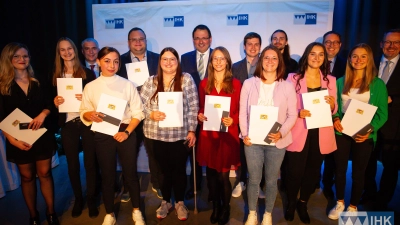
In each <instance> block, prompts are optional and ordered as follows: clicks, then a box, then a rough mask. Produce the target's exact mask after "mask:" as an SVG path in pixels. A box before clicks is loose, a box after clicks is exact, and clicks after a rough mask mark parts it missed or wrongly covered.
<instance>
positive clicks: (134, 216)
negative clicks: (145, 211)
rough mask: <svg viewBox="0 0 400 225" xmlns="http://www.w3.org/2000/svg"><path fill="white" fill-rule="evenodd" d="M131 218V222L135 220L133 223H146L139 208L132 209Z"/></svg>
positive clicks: (141, 224) (144, 224) (143, 224)
mask: <svg viewBox="0 0 400 225" xmlns="http://www.w3.org/2000/svg"><path fill="white" fill-rule="evenodd" d="M132 219H133V222H135V225H146V222H144V219H143V216H142V212H141V211H140V210H134V211H133V213H132Z"/></svg>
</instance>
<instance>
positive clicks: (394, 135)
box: [375, 58, 400, 145]
mask: <svg viewBox="0 0 400 225" xmlns="http://www.w3.org/2000/svg"><path fill="white" fill-rule="evenodd" d="M380 61H381V58H377V59H376V60H375V65H376V67H378V68H379V64H380ZM399 86H400V60H399V61H398V62H397V65H396V67H395V68H394V70H393V72H392V75H390V78H389V80H388V82H387V84H386V88H387V91H388V95H389V96H390V98H391V99H392V103H389V105H388V120H387V121H386V123H385V124H384V125H383V126H382V127H381V129H379V134H380V137H381V138H383V139H384V140H385V143H387V144H391V145H393V144H395V145H398V144H399V141H400V116H399V114H400V88H399Z"/></svg>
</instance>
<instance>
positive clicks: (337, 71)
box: [317, 31, 346, 199]
mask: <svg viewBox="0 0 400 225" xmlns="http://www.w3.org/2000/svg"><path fill="white" fill-rule="evenodd" d="M322 43H323V44H324V46H325V48H326V52H327V55H328V62H329V63H330V72H331V75H332V76H334V77H336V79H338V78H340V77H342V76H343V75H344V74H345V71H346V59H344V58H342V57H340V56H339V55H338V53H339V51H340V47H341V46H342V41H341V37H340V34H339V33H337V32H335V31H328V32H326V33H325V34H324V36H323V40H322ZM324 160H325V161H324V172H323V175H322V184H323V185H324V187H323V193H324V195H325V197H327V198H329V199H333V198H334V193H333V190H332V186H333V184H334V183H335V181H334V176H335V161H334V158H333V153H331V154H328V155H326V156H325V159H324ZM317 187H319V182H318V184H317Z"/></svg>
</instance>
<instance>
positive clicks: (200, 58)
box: [181, 24, 212, 199]
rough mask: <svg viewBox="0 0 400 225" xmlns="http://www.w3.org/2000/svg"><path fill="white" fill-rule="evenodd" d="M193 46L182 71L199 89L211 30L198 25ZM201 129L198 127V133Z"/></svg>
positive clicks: (198, 184) (198, 170) (198, 185)
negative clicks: (187, 74) (190, 76)
mask: <svg viewBox="0 0 400 225" xmlns="http://www.w3.org/2000/svg"><path fill="white" fill-rule="evenodd" d="M192 38H193V45H194V47H195V48H196V50H194V51H191V52H187V53H185V54H183V55H182V56H181V66H182V71H183V72H186V73H189V74H190V75H192V77H193V80H194V81H195V83H196V86H197V88H199V84H200V81H201V80H203V79H204V78H205V77H207V68H208V62H209V60H208V59H209V58H210V55H211V52H212V49H211V48H210V45H211V42H212V36H211V31H210V29H209V28H208V27H207V26H206V25H203V24H200V25H197V26H196V27H195V28H194V29H193V32H192ZM198 131H199V127H197V132H196V133H198ZM189 158H190V164H191V165H192V172H191V174H190V181H191V182H189V190H188V191H187V192H186V195H185V198H186V199H191V198H193V196H194V188H193V183H194V175H193V157H189ZM195 166H196V189H197V190H201V179H202V176H203V174H202V173H203V172H202V167H201V166H200V165H199V164H198V162H195Z"/></svg>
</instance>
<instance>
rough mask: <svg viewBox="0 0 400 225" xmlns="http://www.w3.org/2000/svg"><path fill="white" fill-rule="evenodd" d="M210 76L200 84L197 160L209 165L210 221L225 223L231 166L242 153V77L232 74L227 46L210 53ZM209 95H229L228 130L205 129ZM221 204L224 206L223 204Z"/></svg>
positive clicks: (225, 119) (228, 211)
mask: <svg viewBox="0 0 400 225" xmlns="http://www.w3.org/2000/svg"><path fill="white" fill-rule="evenodd" d="M210 61H211V63H209V64H208V77H207V78H205V79H204V80H202V81H201V83H200V87H199V98H200V110H199V114H198V116H197V118H198V120H199V122H200V124H201V128H200V135H199V142H198V151H197V161H198V162H199V164H200V165H201V166H206V167H207V182H208V188H209V189H210V190H209V191H210V194H209V196H210V198H211V199H212V201H213V212H212V214H211V217H210V221H211V223H213V224H214V223H217V222H218V223H219V224H226V223H227V222H228V221H229V216H230V206H229V202H230V200H231V193H232V185H231V183H230V181H229V171H230V169H231V166H232V165H233V166H234V168H235V169H236V167H238V166H240V156H239V129H238V124H239V99H240V89H241V84H240V81H239V80H237V79H235V78H233V77H232V72H231V67H232V61H231V58H230V55H229V52H228V50H226V48H224V47H217V48H215V49H214V51H213V52H212V54H211V56H210ZM206 95H213V96H221V97H230V98H231V105H230V110H229V116H228V117H223V118H222V122H223V123H224V125H225V126H227V127H228V132H218V131H205V130H203V122H204V121H207V115H204V105H205V97H206ZM221 205H222V207H221Z"/></svg>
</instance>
